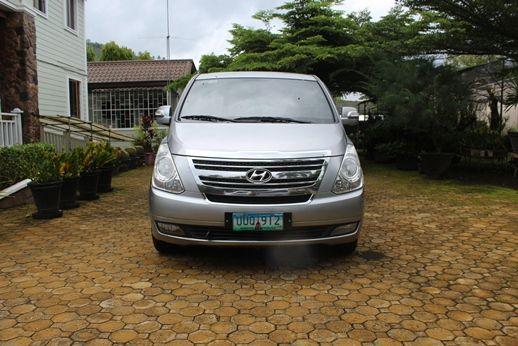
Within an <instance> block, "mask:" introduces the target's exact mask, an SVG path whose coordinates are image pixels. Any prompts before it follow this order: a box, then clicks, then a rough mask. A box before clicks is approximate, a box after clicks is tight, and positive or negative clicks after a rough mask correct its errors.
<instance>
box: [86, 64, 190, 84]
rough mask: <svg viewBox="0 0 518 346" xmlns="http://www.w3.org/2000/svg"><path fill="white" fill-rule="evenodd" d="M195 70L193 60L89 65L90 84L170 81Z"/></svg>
mask: <svg viewBox="0 0 518 346" xmlns="http://www.w3.org/2000/svg"><path fill="white" fill-rule="evenodd" d="M195 70H196V67H195V66H194V62H193V61H192V60H149V61H140V60H132V61H96V62H89V63H88V83H90V84H107V83H131V82H160V81H170V80H176V79H178V78H180V77H183V76H184V75H188V74H191V73H192V72H194V71H195Z"/></svg>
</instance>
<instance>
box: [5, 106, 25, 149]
mask: <svg viewBox="0 0 518 346" xmlns="http://www.w3.org/2000/svg"><path fill="white" fill-rule="evenodd" d="M22 143H23V135H22V115H21V113H0V147H11V146H13V145H15V144H22Z"/></svg>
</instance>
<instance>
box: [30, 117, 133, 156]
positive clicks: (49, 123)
mask: <svg viewBox="0 0 518 346" xmlns="http://www.w3.org/2000/svg"><path fill="white" fill-rule="evenodd" d="M39 122H40V126H41V132H40V135H41V138H40V141H41V142H43V143H48V144H52V145H54V146H55V147H56V149H57V150H58V151H64V150H68V149H72V148H76V147H84V146H85V145H86V144H87V143H88V142H90V141H107V142H110V143H111V144H112V145H114V146H120V147H124V146H125V144H128V143H132V142H133V138H132V137H130V136H127V135H124V134H121V133H117V132H114V131H113V130H112V129H110V128H107V127H104V126H102V125H99V124H95V123H92V122H89V121H83V120H80V119H76V118H71V117H69V116H59V115H56V116H45V115H40V116H39Z"/></svg>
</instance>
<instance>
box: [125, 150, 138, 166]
mask: <svg viewBox="0 0 518 346" xmlns="http://www.w3.org/2000/svg"><path fill="white" fill-rule="evenodd" d="M126 152H127V153H128V155H129V161H128V168H129V169H134V168H137V166H138V155H137V149H135V148H134V147H130V148H127V149H126Z"/></svg>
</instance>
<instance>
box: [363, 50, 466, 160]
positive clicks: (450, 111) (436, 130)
mask: <svg viewBox="0 0 518 346" xmlns="http://www.w3.org/2000/svg"><path fill="white" fill-rule="evenodd" d="M368 89H369V94H370V95H372V97H373V100H374V101H375V102H376V103H377V106H378V109H379V112H380V113H381V114H384V115H385V116H386V117H385V121H383V122H382V124H381V125H380V126H379V128H383V130H384V131H381V132H380V133H375V134H374V135H371V136H370V137H371V138H372V140H373V141H379V140H380V139H382V138H384V139H385V140H388V141H391V142H396V141H399V142H401V143H402V144H403V145H404V146H405V147H406V148H407V149H406V150H412V151H413V152H414V154H418V153H419V152H420V151H422V150H425V151H439V152H441V151H449V152H451V151H455V150H456V149H457V145H458V144H459V139H460V134H461V133H462V132H463V131H464V130H466V129H467V128H468V127H470V126H472V125H473V124H474V123H475V121H476V117H475V116H474V113H473V108H472V102H471V90H470V87H469V85H468V84H467V83H466V82H465V81H463V80H462V78H461V76H460V75H459V74H458V73H457V71H456V70H455V69H453V68H451V67H450V66H436V65H435V64H434V62H433V60H428V59H414V60H405V61H400V60H395V61H388V60H385V61H381V62H378V63H377V64H376V67H375V72H374V73H373V76H372V77H370V79H369V83H368ZM381 134H382V135H381ZM378 143H379V142H378Z"/></svg>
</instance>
